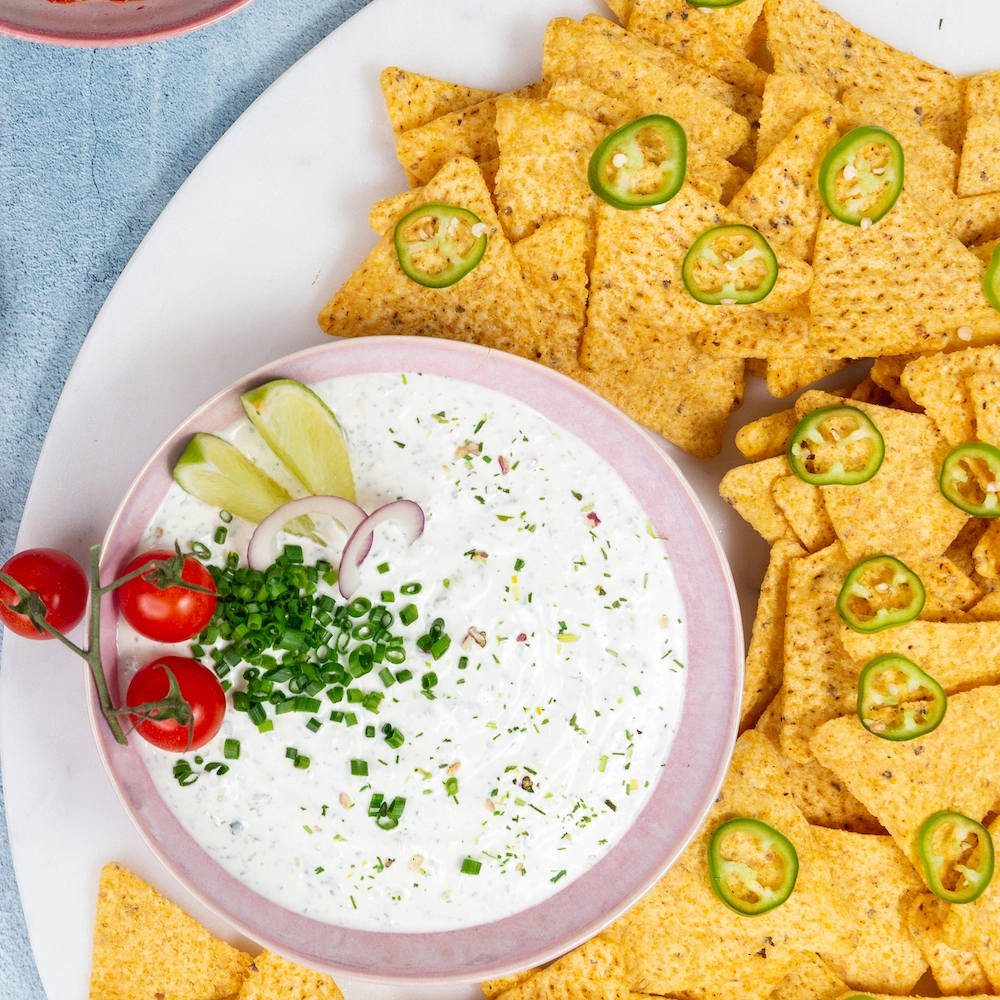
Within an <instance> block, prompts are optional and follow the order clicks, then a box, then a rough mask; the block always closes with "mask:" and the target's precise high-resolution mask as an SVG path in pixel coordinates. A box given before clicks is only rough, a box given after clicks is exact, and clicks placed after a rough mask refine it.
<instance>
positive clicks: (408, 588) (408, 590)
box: [399, 583, 424, 595]
mask: <svg viewBox="0 0 1000 1000" xmlns="http://www.w3.org/2000/svg"><path fill="white" fill-rule="evenodd" d="M423 589H424V588H423V584H420V583H404V584H403V586H402V587H400V588H399V590H400V592H401V593H403V594H406V595H411V594H419V593H420V591H421V590H423Z"/></svg>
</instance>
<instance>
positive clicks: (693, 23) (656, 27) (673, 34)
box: [628, 0, 767, 97]
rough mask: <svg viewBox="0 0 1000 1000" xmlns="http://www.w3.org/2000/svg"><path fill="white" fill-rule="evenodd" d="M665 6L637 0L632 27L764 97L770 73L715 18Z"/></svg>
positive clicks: (660, 1) (632, 17)
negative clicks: (717, 27)
mask: <svg viewBox="0 0 1000 1000" xmlns="http://www.w3.org/2000/svg"><path fill="white" fill-rule="evenodd" d="M747 2H749V0H747ZM661 7H662V0H635V3H634V4H633V7H632V14H631V15H630V17H629V19H628V29H629V31H631V32H634V33H635V34H638V35H641V36H642V37H643V38H645V39H647V40H648V41H650V42H653V43H654V44H655V45H662V46H663V47H664V48H667V49H670V50H671V51H672V52H675V53H676V54H677V55H679V56H683V57H684V58H685V59H690V60H691V62H693V63H697V64H698V65H699V66H701V67H702V69H706V70H708V71H709V72H710V73H712V74H714V75H715V76H717V77H720V78H721V79H723V80H725V81H726V82H727V83H731V84H734V85H735V86H737V87H739V88H740V89H741V90H745V91H746V92H747V93H748V94H756V95H757V96H758V97H760V96H761V95H762V94H763V93H764V82H765V81H766V80H767V74H766V73H765V72H764V71H763V70H762V69H761V68H760V67H759V66H757V65H755V64H754V63H753V62H751V61H750V59H748V58H747V56H746V54H745V52H744V51H743V50H742V48H741V46H740V45H735V44H733V42H732V41H731V40H730V39H728V38H725V37H724V36H722V35H721V34H719V33H718V32H716V31H715V30H714V29H713V28H712V27H711V25H712V23H713V22H712V21H710V20H709V19H708V18H700V17H692V16H691V15H692V14H694V13H695V12H694V11H687V10H684V11H681V13H680V14H679V15H677V16H674V14H673V11H670V10H668V11H667V12H666V13H661V10H660V8H661ZM699 13H700V12H699ZM717 13H721V12H720V11H713V12H712V16H713V17H714V16H715V15H716V14H717ZM732 13H735V11H733V12H732ZM685 15H686V16H685ZM723 16H726V15H725V14H723Z"/></svg>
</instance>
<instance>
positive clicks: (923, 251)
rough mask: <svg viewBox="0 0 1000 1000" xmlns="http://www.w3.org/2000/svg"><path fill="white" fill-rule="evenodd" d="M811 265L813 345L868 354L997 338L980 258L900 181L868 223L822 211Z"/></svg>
mask: <svg viewBox="0 0 1000 1000" xmlns="http://www.w3.org/2000/svg"><path fill="white" fill-rule="evenodd" d="M813 267H814V270H815V273H814V279H813V284H812V287H811V288H810V290H809V309H810V329H809V335H810V341H811V347H812V349H813V353H816V354H822V355H823V356H828V357H844V356H851V357H863V356H866V355H867V356H869V357H871V356H877V355H883V354H906V353H908V352H927V351H933V350H940V349H942V348H946V347H953V348H955V347H963V346H966V345H967V344H969V343H972V344H986V343H990V342H991V341H995V340H998V339H1000V316H998V314H997V313H996V311H995V310H994V309H993V308H992V306H990V304H989V303H988V302H987V301H986V298H985V297H984V296H983V291H982V265H981V264H980V263H979V261H978V260H977V259H976V257H975V255H974V254H971V253H969V251H968V250H966V249H965V247H963V246H962V245H961V243H960V242H959V241H958V240H957V239H956V238H955V237H954V236H952V235H951V234H950V233H948V232H947V231H946V230H945V229H944V228H943V227H942V226H940V225H939V224H938V223H937V222H935V221H934V220H933V219H932V218H931V217H930V215H928V214H927V212H926V211H925V210H924V209H923V208H922V207H921V206H920V205H918V204H917V202H916V201H915V200H914V199H913V198H912V197H911V196H910V195H909V194H908V193H907V192H906V191H903V193H902V194H901V195H900V196H899V200H898V201H897V202H896V204H895V205H894V206H893V208H892V210H891V211H890V212H889V213H888V215H886V216H884V217H883V218H882V219H880V220H879V221H878V222H875V223H873V224H872V225H871V226H870V227H869V228H868V229H862V228H861V227H860V226H848V225H844V224H843V223H841V222H838V221H837V220H836V219H834V218H833V217H832V216H831V215H830V214H829V213H826V212H824V213H823V216H822V218H821V219H820V224H819V230H818V232H817V234H816V250H815V253H814V256H813ZM960 331H961V332H962V336H959V333H960Z"/></svg>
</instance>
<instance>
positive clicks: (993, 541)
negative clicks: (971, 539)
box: [972, 521, 1000, 579]
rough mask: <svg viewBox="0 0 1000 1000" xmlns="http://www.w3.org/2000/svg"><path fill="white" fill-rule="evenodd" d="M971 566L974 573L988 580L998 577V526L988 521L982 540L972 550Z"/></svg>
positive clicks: (999, 559)
mask: <svg viewBox="0 0 1000 1000" xmlns="http://www.w3.org/2000/svg"><path fill="white" fill-rule="evenodd" d="M972 565H973V566H974V567H975V570H976V572H977V573H978V574H979V575H980V576H983V577H986V578H988V579H996V578H997V577H1000V524H997V522H996V521H990V522H989V527H988V528H987V529H986V530H985V531H984V532H983V536H982V538H980V539H979V541H978V542H977V543H976V547H975V548H974V549H973V550H972Z"/></svg>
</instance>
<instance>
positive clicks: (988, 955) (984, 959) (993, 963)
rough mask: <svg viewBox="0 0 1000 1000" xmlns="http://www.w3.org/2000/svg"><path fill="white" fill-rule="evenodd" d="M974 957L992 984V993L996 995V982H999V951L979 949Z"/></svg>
mask: <svg viewBox="0 0 1000 1000" xmlns="http://www.w3.org/2000/svg"><path fill="white" fill-rule="evenodd" d="M976 957H977V958H978V959H979V964H980V965H981V966H982V967H983V971H984V972H985V973H986V977H987V978H988V979H989V981H990V983H991V985H992V986H993V993H994V995H996V993H997V984H998V983H1000V951H981V952H979V953H977V955H976Z"/></svg>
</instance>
